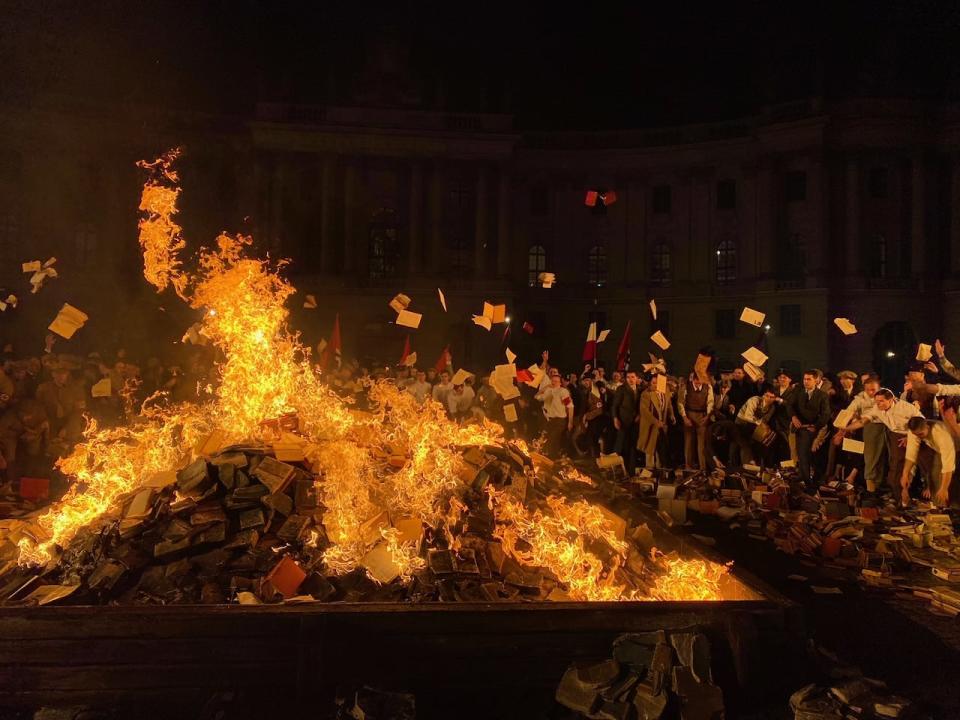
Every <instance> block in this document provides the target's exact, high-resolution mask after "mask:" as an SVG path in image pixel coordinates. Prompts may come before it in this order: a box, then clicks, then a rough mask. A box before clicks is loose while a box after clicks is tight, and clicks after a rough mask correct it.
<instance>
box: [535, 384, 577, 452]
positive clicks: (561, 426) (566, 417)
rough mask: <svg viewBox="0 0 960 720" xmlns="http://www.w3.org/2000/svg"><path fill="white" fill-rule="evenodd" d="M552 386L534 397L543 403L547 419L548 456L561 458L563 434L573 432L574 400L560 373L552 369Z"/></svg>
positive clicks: (541, 390) (542, 389)
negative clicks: (564, 385)
mask: <svg viewBox="0 0 960 720" xmlns="http://www.w3.org/2000/svg"><path fill="white" fill-rule="evenodd" d="M549 378H550V385H549V386H548V387H542V388H540V391H539V392H538V393H537V394H536V395H535V396H534V397H535V399H536V400H539V401H540V402H542V403H543V415H544V417H545V418H546V419H547V443H546V448H545V449H546V452H547V454H548V455H553V456H559V455H560V452H561V450H562V449H563V434H564V432H565V431H571V430H573V399H572V398H571V397H570V391H569V390H567V389H566V388H565V387H563V378H561V377H560V371H559V370H557V369H556V368H550V375H549Z"/></svg>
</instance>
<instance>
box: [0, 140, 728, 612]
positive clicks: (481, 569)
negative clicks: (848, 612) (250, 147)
mask: <svg viewBox="0 0 960 720" xmlns="http://www.w3.org/2000/svg"><path fill="white" fill-rule="evenodd" d="M175 158H176V153H175V152H172V153H169V154H168V155H166V156H164V157H163V158H160V159H159V160H157V161H156V162H154V163H149V164H145V165H144V167H147V168H149V169H150V170H151V171H152V172H153V177H152V178H151V179H150V180H149V181H148V182H147V184H146V185H145V187H144V191H143V198H142V202H141V210H143V211H144V213H145V215H144V218H143V219H142V220H141V223H140V242H141V246H142V248H143V250H144V261H145V268H144V274H145V276H146V278H147V279H148V280H149V281H150V282H151V283H152V284H154V285H155V286H156V287H157V288H158V290H163V289H165V288H166V287H168V286H172V287H173V288H174V290H175V291H176V293H177V295H178V296H179V297H181V298H182V299H183V300H184V301H186V302H187V303H189V304H190V306H191V307H193V308H195V309H197V310H198V311H201V312H202V314H203V319H202V321H201V324H200V330H199V331H198V332H199V333H200V334H201V335H203V336H204V337H206V338H208V339H209V340H210V341H211V342H212V343H213V344H214V345H215V346H216V347H217V348H218V349H219V350H220V351H221V352H222V354H223V360H222V362H221V363H220V364H219V366H218V375H219V382H218V383H217V384H216V386H215V387H214V388H212V389H211V393H210V397H209V398H206V399H204V400H202V401H201V402H198V403H193V404H172V403H170V402H168V401H167V399H166V398H165V397H163V396H162V395H161V396H155V397H153V398H150V399H149V400H148V401H147V402H146V403H145V404H144V406H143V408H142V410H141V412H140V414H139V416H138V417H137V419H136V421H135V422H133V423H132V424H130V425H128V426H125V427H120V428H111V429H101V428H99V427H98V426H97V425H96V423H93V422H91V423H90V425H89V427H88V428H87V430H86V433H85V441H84V442H83V443H81V444H80V445H78V446H77V448H76V449H75V451H74V452H73V453H72V454H71V455H69V456H68V457H65V458H63V459H61V460H60V461H59V466H60V468H61V469H62V470H63V471H64V472H65V473H67V474H69V475H72V476H74V477H75V478H76V482H75V483H74V485H73V486H72V487H71V489H70V492H69V493H68V494H67V495H66V497H65V498H64V499H63V500H62V501H61V502H60V503H58V504H57V505H55V506H53V507H52V508H51V509H50V510H49V511H47V512H46V513H44V514H43V515H41V516H40V517H38V518H36V520H35V521H32V522H27V521H19V522H15V523H7V524H5V525H3V526H2V527H0V552H4V553H5V555H3V556H0V559H2V560H5V561H7V565H6V566H2V565H0V575H2V574H4V567H6V571H7V572H9V571H10V569H11V566H12V565H13V563H12V562H10V561H9V560H8V558H7V557H6V555H7V554H10V552H11V549H12V548H16V554H18V558H17V559H18V560H19V563H20V564H21V565H23V566H28V567H30V568H33V569H24V570H20V571H18V572H16V573H14V575H15V577H14V579H13V581H12V582H11V581H8V582H7V587H6V588H5V589H3V591H2V595H0V599H6V600H21V599H23V598H24V597H28V596H29V595H30V592H34V591H36V589H37V587H38V586H40V587H42V586H50V585H54V586H69V587H71V588H73V589H72V590H71V591H70V593H69V594H68V595H64V594H63V593H58V594H56V597H57V599H61V598H63V597H68V598H69V601H70V602H109V601H117V600H119V601H121V602H133V601H140V602H163V603H166V602H222V601H224V599H226V598H233V599H236V600H238V601H240V602H272V601H275V600H278V599H287V600H289V599H291V598H293V597H296V596H297V594H298V593H299V594H301V595H304V596H305V599H308V600H329V599H338V600H361V599H374V598H381V599H382V598H384V597H389V598H391V599H401V598H406V599H412V600H435V599H442V600H451V599H465V600H469V599H487V600H494V599H511V598H517V597H521V598H523V599H553V600H564V599H573V600H661V599H695V600H703V599H720V594H719V591H718V587H719V581H720V578H721V576H722V575H723V573H724V572H725V571H726V568H724V567H722V566H718V565H714V564H711V563H706V562H703V561H699V560H684V559H680V558H675V557H666V556H663V555H662V554H660V553H658V552H657V551H656V550H655V549H654V548H652V547H645V546H643V545H642V544H640V543H639V542H638V541H637V540H635V539H634V538H635V537H641V536H642V537H646V536H647V535H648V533H647V534H644V533H639V534H637V533H636V532H634V533H631V532H629V530H630V529H629V528H628V527H627V523H626V521H625V520H623V519H621V518H620V517H618V516H616V515H615V514H613V513H611V512H610V511H608V510H606V509H604V508H602V507H600V506H598V505H594V504H591V503H589V502H587V501H585V500H582V499H581V500H573V499H571V498H570V497H568V496H572V494H575V491H578V490H581V489H583V488H584V487H589V485H590V484H589V483H584V482H583V478H582V477H581V476H579V474H578V473H576V472H569V471H566V470H565V469H564V468H563V467H561V466H554V465H553V464H552V463H539V464H535V463H534V462H533V461H532V460H531V456H530V455H529V454H528V452H527V449H526V447H525V446H524V445H523V444H522V443H514V444H507V443H505V442H504V441H503V439H502V429H501V428H500V426H499V425H496V424H493V423H490V422H484V423H483V424H481V425H463V426H461V425H458V424H456V423H453V422H451V421H450V420H448V419H447V417H446V416H445V414H444V412H443V410H442V408H441V407H440V406H439V405H438V404H436V403H432V402H427V403H426V404H424V405H422V406H421V405H420V404H418V403H417V402H416V401H415V400H414V398H413V397H412V396H411V395H410V394H409V393H401V392H400V391H399V390H398V389H397V388H396V386H394V385H392V384H390V383H387V382H381V383H378V384H377V385H376V386H375V387H373V388H372V390H371V392H370V398H371V401H372V406H373V408H374V409H373V410H372V411H370V412H359V411H357V410H355V409H353V408H352V407H350V406H349V405H348V404H347V403H346V402H345V401H343V400H341V399H340V398H338V397H337V396H336V395H334V394H333V393H332V392H331V391H330V390H329V389H328V388H327V387H326V386H325V385H323V384H322V383H321V378H320V375H319V374H318V373H317V372H316V371H315V370H314V368H313V367H312V366H311V364H310V359H309V352H308V351H307V350H305V349H304V348H303V346H302V345H301V344H300V343H299V340H298V337H297V335H296V334H294V333H291V332H290V331H289V330H288V329H287V327H286V322H287V318H288V311H287V309H286V307H285V302H286V301H287V300H288V299H289V297H290V295H291V294H292V293H293V292H294V289H293V288H292V286H290V285H289V284H288V283H287V282H286V281H284V280H283V279H282V278H281V277H280V276H279V274H278V272H277V270H278V269H279V267H280V266H282V263H280V264H279V265H277V266H272V265H271V264H270V263H269V262H267V261H261V260H256V259H251V258H248V257H246V255H245V252H246V249H247V247H248V246H249V244H250V242H251V241H250V239H249V238H245V237H242V236H238V237H230V236H228V235H225V234H224V235H220V236H219V237H218V238H217V243H216V248H215V249H204V250H202V251H201V252H200V255H199V262H198V268H197V270H196V272H195V273H193V274H187V272H186V271H185V270H184V268H183V264H182V262H181V260H180V258H179V253H180V252H181V251H182V250H183V249H184V247H185V243H184V242H183V239H182V238H181V234H180V228H179V226H178V225H177V223H176V221H175V215H176V212H177V208H176V200H177V197H178V195H179V188H178V187H177V186H176V182H177V175H176V172H175V171H174V170H173V167H172V162H173V160H174V159H175ZM279 457H282V458H284V459H286V460H287V462H283V461H281V460H280V459H278V458H279ZM536 457H539V456H536ZM177 468H179V471H178V472H177V473H176V475H174V474H173V473H172V471H174V470H176V469H177ZM571 486H575V487H571ZM428 564H429V567H428ZM40 566H43V569H42V570H41V569H40ZM28 576H29V577H28ZM40 578H42V582H40ZM47 595H49V593H47ZM47 595H44V597H46V596H47ZM35 599H36V598H35Z"/></svg>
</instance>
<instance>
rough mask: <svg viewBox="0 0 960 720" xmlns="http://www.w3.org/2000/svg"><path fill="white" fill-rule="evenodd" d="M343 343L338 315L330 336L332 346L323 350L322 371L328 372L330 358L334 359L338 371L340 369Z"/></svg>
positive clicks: (321, 358) (338, 314)
mask: <svg viewBox="0 0 960 720" xmlns="http://www.w3.org/2000/svg"><path fill="white" fill-rule="evenodd" d="M341 349H342V343H341V342H340V313H337V316H336V318H334V321H333V334H332V335H331V336H330V344H329V345H327V346H326V347H325V348H324V349H323V355H322V356H321V357H320V369H321V370H326V369H327V366H328V365H329V364H330V356H331V355H332V356H333V358H334V363H335V365H336V367H337V369H339V368H340V359H341V354H340V353H341Z"/></svg>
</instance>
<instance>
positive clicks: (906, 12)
mask: <svg viewBox="0 0 960 720" xmlns="http://www.w3.org/2000/svg"><path fill="white" fill-rule="evenodd" d="M398 5H399V4H394V5H392V6H391V9H390V10H384V9H382V8H376V7H374V6H373V5H370V4H363V3H338V4H333V3H318V2H313V3H306V2H278V1H277V0H273V1H270V0H216V1H214V2H153V3H146V2H140V1H137V0H96V2H90V1H89V0H84V1H83V2H77V1H75V0H58V1H53V0H0V11H2V12H0V62H2V67H3V68H4V76H5V77H4V82H3V83H2V84H0V86H2V89H0V101H2V102H6V103H10V102H17V103H22V102H29V101H32V99H33V98H36V97H37V96H38V95H42V94H44V93H50V92H55V93H59V94H67V95H73V96H79V97H86V98H91V99H94V100H99V99H106V100H110V101H125V100H132V101H138V102H144V101H147V102H150V103H154V104H157V105H160V106H165V107H171V108H188V107H189V108H195V109H198V110H203V111H212V112H227V113H231V114H239V115H248V114H250V113H252V110H253V108H254V106H255V104H256V102H258V101H271V100H275V101H298V102H308V103H309V102H315V103H324V102H327V101H332V102H340V103H343V104H349V102H350V101H349V98H347V97H345V96H346V93H347V89H348V88H349V87H350V86H351V85H350V81H351V78H353V77H354V76H355V75H356V74H357V73H359V72H360V71H361V70H362V69H363V68H364V67H365V66H366V65H367V64H368V62H369V57H370V55H371V53H372V50H373V49H375V48H377V47H383V46H385V45H389V44H391V43H392V44H395V45H396V46H398V47H402V48H406V49H407V50H408V52H409V63H408V67H409V68H410V75H411V76H412V77H415V78H416V82H417V84H418V85H419V87H418V92H417V94H418V96H419V97H420V99H421V105H422V106H425V107H438V106H440V105H441V104H442V105H443V106H445V107H446V108H448V109H451V110H463V111H470V110H483V109H487V110H490V111H494V112H496V111H507V112H511V113H513V114H514V115H515V116H516V119H517V124H518V126H519V127H520V128H522V129H527V128H584V129H592V128H608V127H637V126H650V125H658V124H668V123H677V122H698V121H709V120H717V119H723V118H731V117H736V116H739V115H744V114H747V113H750V112H754V111H755V110H756V109H757V108H758V107H759V106H760V105H762V104H764V103H769V102H781V101H785V100H790V99H795V98H800V97H806V96H810V95H824V96H827V97H830V96H850V95H893V96H899V95H912V96H917V95H919V96H925V97H935V98H944V97H948V98H949V97H955V95H956V92H957V91H956V89H955V88H956V87H958V80H960V61H958V55H960V53H958V51H957V49H956V38H957V37H958V36H960V3H956V2H923V1H918V0H911V1H910V2H896V3H894V2H886V3H885V2H875V3H869V4H867V3H855V2H830V3H825V2H812V3H803V4H800V3H789V4H785V3H770V2H746V3H716V4H714V5H712V6H709V7H708V8H705V9H703V8H696V9H694V8H690V7H687V5H686V4H684V3H672V4H670V3H667V4H662V5H663V6H664V7H659V8H658V9H651V8H650V4H647V3H640V2H634V3H622V4H618V3H591V4H584V3H577V4H576V5H575V6H574V7H572V8H570V9H565V10H564V9H558V7H557V6H558V5H559V3H555V4H554V7H552V8H547V7H546V6H545V5H544V4H540V3H515V4H514V6H513V7H510V8H504V9H497V7H496V6H494V5H487V6H485V7H484V8H483V9H478V7H479V6H480V5H481V4H480V3H472V4H469V5H468V4H466V3H449V2H448V3H445V4H439V3H435V4H430V3H412V4H410V6H409V8H408V7H403V6H398ZM787 5H789V7H790V8H792V9H785V7H786V6H787ZM466 7H470V8H471V9H470V10H469V11H464V8H466ZM440 87H443V88H444V90H443V91H442V98H443V99H442V101H441V100H439V91H438V88H440Z"/></svg>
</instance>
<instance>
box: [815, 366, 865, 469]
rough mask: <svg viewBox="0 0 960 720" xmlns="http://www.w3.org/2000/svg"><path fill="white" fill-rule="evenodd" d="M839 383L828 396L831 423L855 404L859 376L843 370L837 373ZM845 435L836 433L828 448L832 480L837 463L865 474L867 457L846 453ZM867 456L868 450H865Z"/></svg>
mask: <svg viewBox="0 0 960 720" xmlns="http://www.w3.org/2000/svg"><path fill="white" fill-rule="evenodd" d="M836 377H837V382H836V384H834V385H833V386H832V387H831V388H830V389H829V390H828V391H827V396H828V397H829V399H830V421H831V422H833V421H835V420H836V418H837V416H838V415H839V414H840V413H841V412H842V411H843V410H844V409H846V408H847V407H849V406H850V404H851V403H852V402H853V399H854V397H855V396H856V393H855V392H854V390H855V386H856V383H857V374H856V373H855V372H853V371H852V370H841V371H840V372H838V373H837V375H836ZM842 444H843V435H842V434H840V433H839V432H838V433H834V435H833V439H832V441H831V442H830V444H829V446H828V448H827V470H826V473H825V475H826V477H827V478H832V477H833V475H834V471H835V470H836V467H837V461H838V460H839V461H841V462H840V464H841V465H842V466H843V467H844V468H845V469H846V470H847V471H848V477H849V476H850V471H852V470H855V471H856V474H860V473H862V472H863V465H864V460H865V457H864V456H863V455H858V454H857V453H850V452H846V451H844V450H843V449H842ZM864 454H866V448H864Z"/></svg>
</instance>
